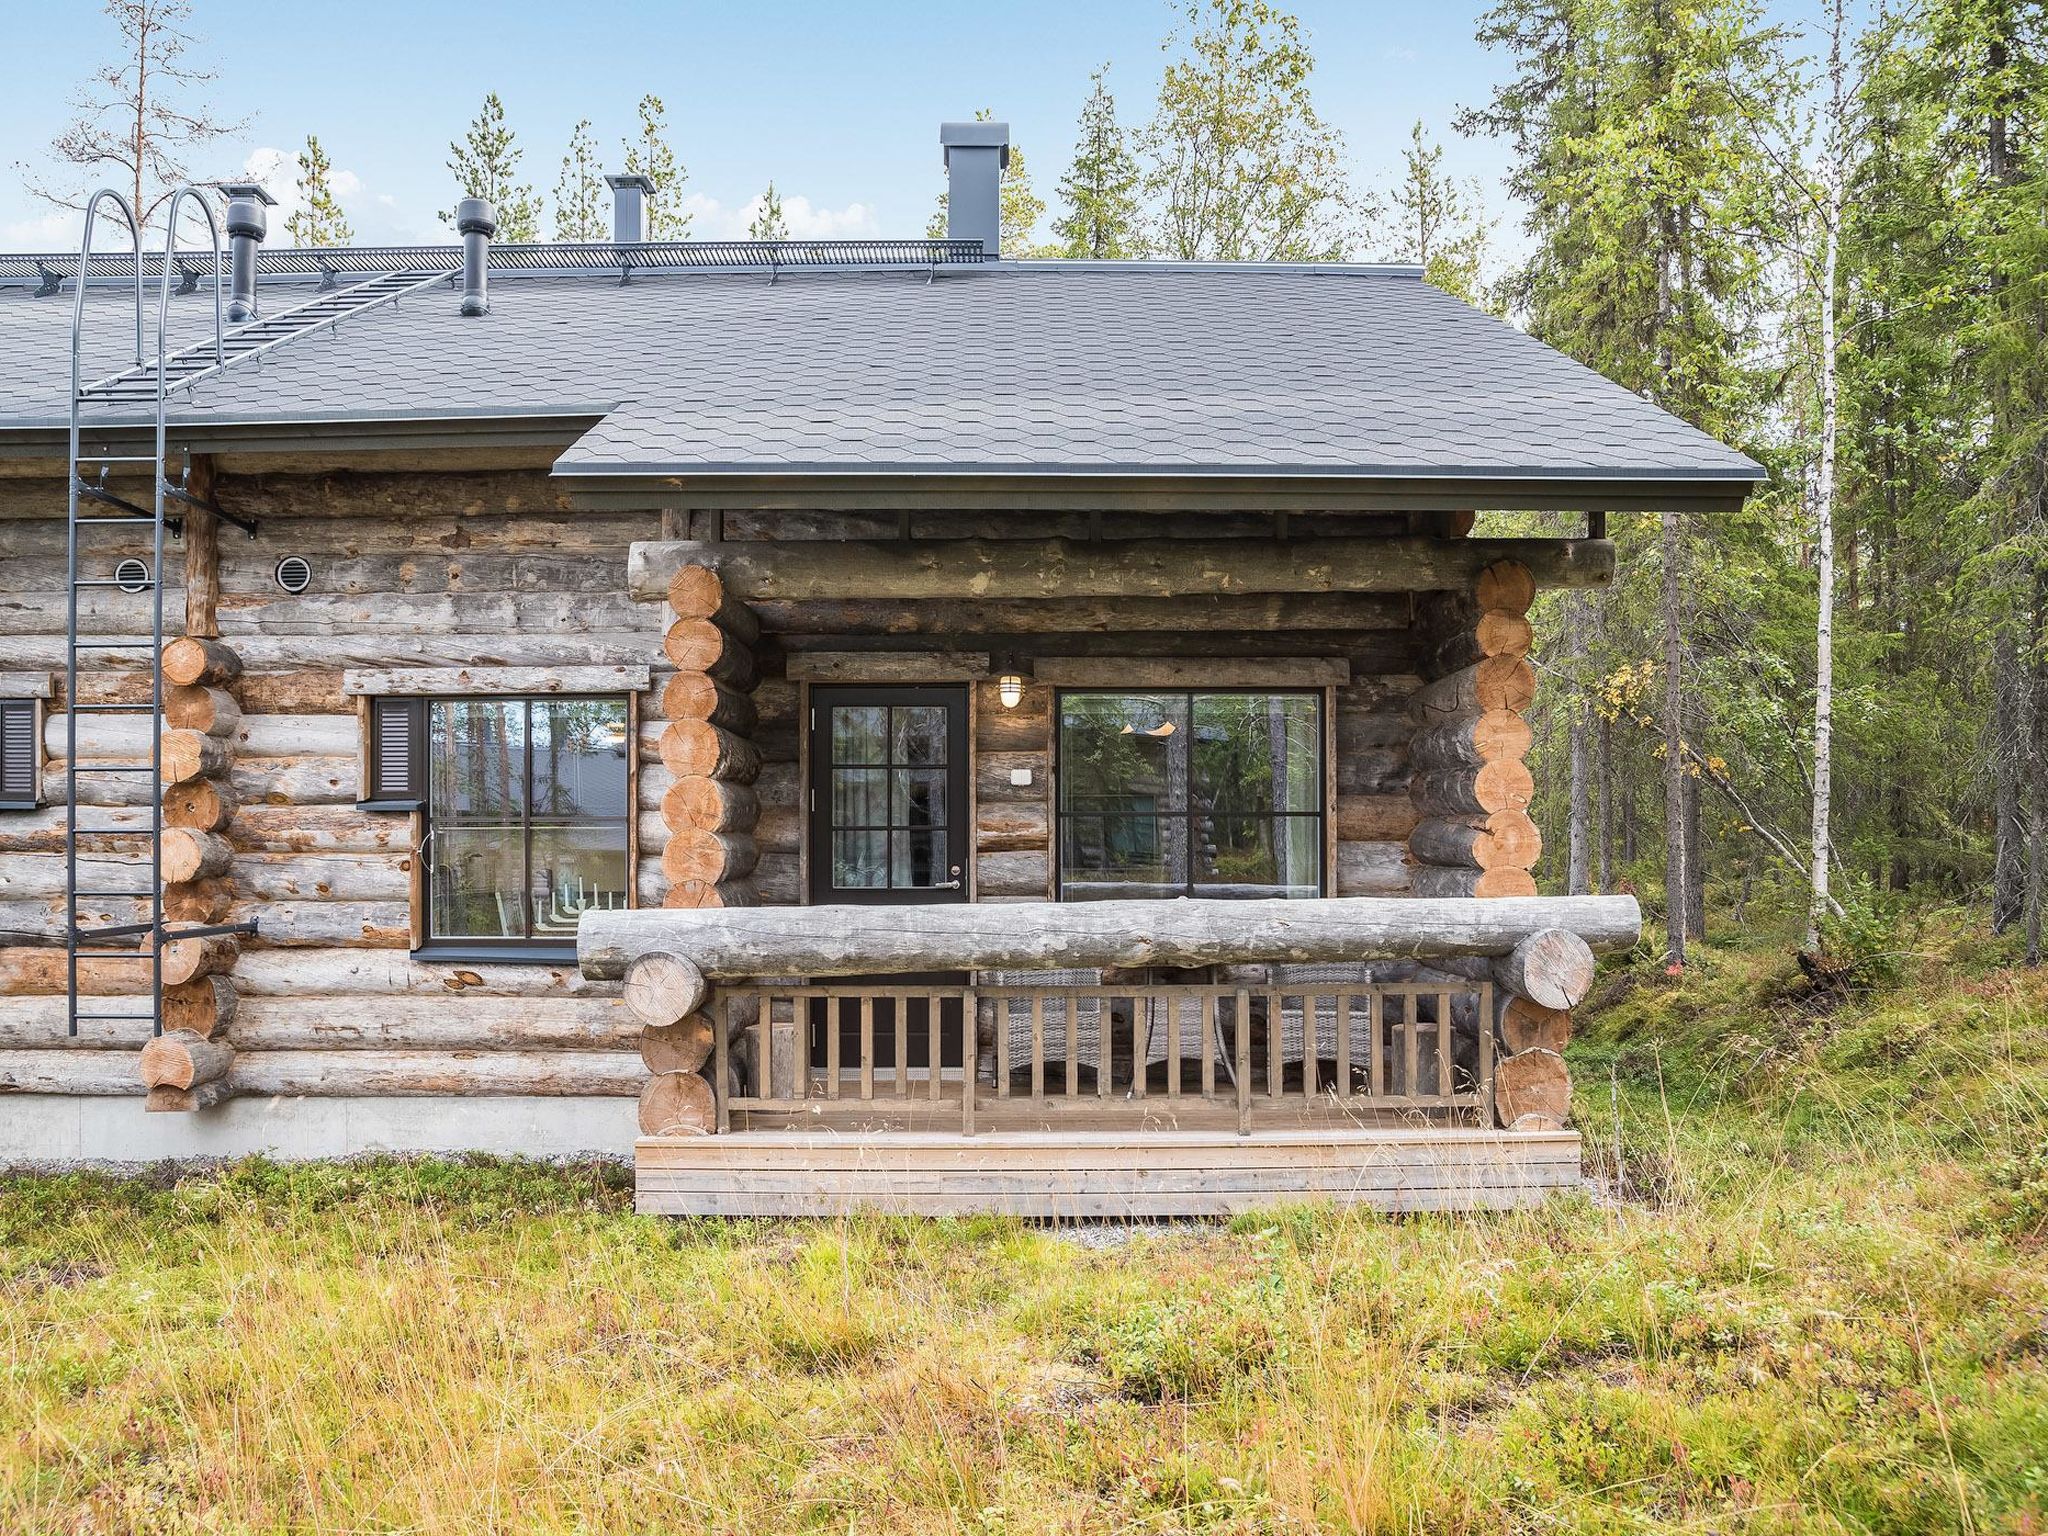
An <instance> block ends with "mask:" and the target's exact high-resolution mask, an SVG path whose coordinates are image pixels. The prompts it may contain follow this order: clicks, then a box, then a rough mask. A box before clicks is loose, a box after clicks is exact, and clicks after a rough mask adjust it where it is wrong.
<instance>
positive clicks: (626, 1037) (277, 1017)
mask: <svg viewBox="0 0 2048 1536" xmlns="http://www.w3.org/2000/svg"><path fill="white" fill-rule="evenodd" d="M521 969H523V967H522V968H521ZM237 979H238V980H239V979H240V978H239V977H238V978H237ZM640 1028H641V1025H640V1021H639V1020H638V1019H636V1018H634V1017H633V1015H632V1014H631V1013H630V1012H629V1011H628V1010H627V1008H626V1005H625V1004H624V1003H623V1002H621V1001H620V1000H619V999H618V997H617V996H610V997H598V996H594V995H586V996H582V997H565V996H556V997H490V996H485V995H482V994H479V993H473V992H463V993H460V994H457V995H453V996H440V997H435V996H432V995H429V994H426V993H410V994H403V995H399V996H388V995H387V996H380V997H378V998H377V1000H376V1002H375V1003H374V1004H370V1005H365V1003H364V1001H363V998H362V997H361V996H360V995H353V996H352V995H349V994H340V995H336V996H321V995H312V994H301V995H297V996H287V997H278V996H266V997H250V996H244V997H243V998H242V999H241V1002H240V1005H239V1007H238V1009H237V1012H236V1015H235V1028H234V1041H235V1044H236V1045H237V1046H238V1047H240V1048H241V1049H243V1050H248V1051H259V1050H260V1051H288V1050H334V1051H362V1050H408V1049H409V1050H441V1051H508V1050H528V1051H537V1050H633V1049H636V1048H637V1046H638V1043H639V1037H640Z"/></svg>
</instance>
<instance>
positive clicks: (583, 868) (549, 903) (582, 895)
mask: <svg viewBox="0 0 2048 1536" xmlns="http://www.w3.org/2000/svg"><path fill="white" fill-rule="evenodd" d="M529 894H530V895H531V898H532V902H533V932H534V936H535V937H536V938H538V937H542V936H547V937H550V938H564V937H567V938H573V937H574V936H575V933H576V919H577V918H579V917H581V916H582V915H583V914H584V913H585V912H587V911H613V910H617V909H620V908H623V907H625V906H626V905H627V901H626V827H625V823H623V822H614V823H611V824H609V825H602V824H600V825H587V826H577V827H535V828H534V829H533V884H532V889H531V891H530V893H529Z"/></svg>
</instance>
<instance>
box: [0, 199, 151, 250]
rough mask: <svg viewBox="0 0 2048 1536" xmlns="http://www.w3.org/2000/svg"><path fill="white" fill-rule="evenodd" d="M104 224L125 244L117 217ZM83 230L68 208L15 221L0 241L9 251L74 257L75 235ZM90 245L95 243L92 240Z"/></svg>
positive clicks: (78, 216) (82, 222) (80, 217)
mask: <svg viewBox="0 0 2048 1536" xmlns="http://www.w3.org/2000/svg"><path fill="white" fill-rule="evenodd" d="M104 223H105V225H107V226H109V227H110V228H111V229H112V230H113V231H115V232H118V234H119V235H120V238H121V240H122V241H126V240H127V238H128V230H127V228H126V226H125V225H123V224H122V223H121V220H120V216H119V215H118V214H117V215H115V216H114V217H113V218H111V219H108V220H105V221H104ZM84 228H85V215H84V214H82V213H79V212H77V211H75V210H73V209H70V208H52V209H51V210H50V211H49V212H48V213H42V214H38V215H36V217H34V218H32V219H16V220H15V221H14V222H13V223H11V224H9V225H8V226H7V227H6V229H5V230H4V231H0V239H4V241H5V243H6V246H7V249H9V250H10V251H70V252H71V253H73V254H74V255H76V254H77V251H78V239H79V235H80V233H81V232H82V231H83V230H84ZM94 233H95V234H97V233H98V231H97V230H95V232H94ZM94 243H95V244H98V243H99V242H98V241H97V240H95V241H94Z"/></svg>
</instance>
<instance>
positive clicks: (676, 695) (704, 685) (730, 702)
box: [661, 672, 761, 736]
mask: <svg viewBox="0 0 2048 1536" xmlns="http://www.w3.org/2000/svg"><path fill="white" fill-rule="evenodd" d="M661 717H662V719H664V720H709V721H710V722H711V723H712V724H713V725H715V726H717V727H719V728H720V729H721V730H727V731H731V732H733V733H734V734H736V735H740V736H746V735H749V734H751V733H752V731H753V729H754V727H755V726H756V725H757V724H759V722H760V718H761V717H760V712H759V711H758V710H757V709H755V707H754V701H753V699H752V697H750V696H749V695H747V694H744V693H740V692H738V691H737V690H736V689H732V688H728V687H726V686H725V684H723V683H721V682H720V681H719V680H718V679H717V678H715V677H712V676H710V675H709V674H707V673H703V672H676V673H673V674H671V675H670V677H669V680H668V681H667V682H666V683H665V684H663V685H662V690H661Z"/></svg>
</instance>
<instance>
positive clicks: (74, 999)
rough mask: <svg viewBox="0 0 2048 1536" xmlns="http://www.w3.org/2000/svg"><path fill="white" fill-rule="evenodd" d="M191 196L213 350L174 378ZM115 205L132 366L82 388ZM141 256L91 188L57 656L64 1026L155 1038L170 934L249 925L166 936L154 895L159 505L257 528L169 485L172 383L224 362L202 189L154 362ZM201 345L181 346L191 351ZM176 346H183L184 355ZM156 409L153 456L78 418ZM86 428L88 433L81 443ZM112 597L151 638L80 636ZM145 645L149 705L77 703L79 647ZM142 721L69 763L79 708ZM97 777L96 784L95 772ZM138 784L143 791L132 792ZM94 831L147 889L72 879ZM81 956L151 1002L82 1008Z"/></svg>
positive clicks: (106, 194) (170, 261) (172, 215)
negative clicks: (111, 558)
mask: <svg viewBox="0 0 2048 1536" xmlns="http://www.w3.org/2000/svg"><path fill="white" fill-rule="evenodd" d="M188 200H189V201H191V202H194V203H196V204H197V205H198V207H199V211H200V212H201V213H202V214H204V215H205V218H206V224H207V230H208V233H209V234H210V235H211V237H212V241H213V344H212V346H211V347H210V348H205V349H203V350H205V351H209V352H210V353H211V354H212V362H211V364H210V365H208V367H207V368H205V369H190V368H187V369H183V370H181V373H180V376H178V377H175V378H174V377H173V375H172V371H171V365H172V355H171V353H170V352H169V349H168V336H167V331H168V326H169V321H170V296H171V271H172V268H173V267H174V266H175V265H177V262H176V260H175V252H176V246H177V230H178V214H179V212H180V211H181V209H182V208H183V206H184V204H185V203H186V202H187V201H188ZM103 203H111V204H112V205H113V206H114V208H115V209H116V210H118V212H119V213H120V215H121V218H122V220H123V222H125V223H126V224H127V226H128V233H129V239H130V244H131V245H132V247H133V250H134V258H135V367H134V368H133V369H130V370H128V371H126V372H125V373H122V374H120V375H117V376H116V379H118V380H119V381H120V382H121V383H122V385H123V388H121V389H119V390H109V389H107V388H105V387H104V382H103V383H102V384H99V385H86V384H84V383H82V381H81V368H82V354H83V343H84V334H85V318H86V302H85V299H86V288H87V280H86V268H87V262H88V258H89V257H90V256H91V254H92V248H93V225H94V223H95V221H96V219H97V217H98V215H99V211H100V206H101V204H103ZM142 268H143V258H142V225H141V221H140V220H139V219H138V218H137V217H136V213H135V210H134V209H133V208H131V207H130V206H129V205H128V202H127V199H125V198H123V197H122V196H121V194H120V193H118V192H114V191H111V190H107V189H102V190H101V191H98V192H95V193H94V194H93V196H92V198H91V200H90V201H89V202H87V204H86V206H85V236H84V240H83V243H82V244H81V246H80V248H79V262H78V279H77V285H76V291H75V292H74V294H73V299H72V310H71V418H70V432H69V435H68V439H67V443H68V464H67V470H66V475H65V482H66V486H67V493H66V501H67V506H66V523H67V537H66V551H67V552H66V559H65V583H66V588H67V593H66V598H67V619H66V628H65V653H64V663H65V665H64V720H65V752H64V811H65V815H64V946H65V978H66V985H65V991H66V997H67V1004H66V1006H67V1012H68V1017H69V1032H70V1033H71V1034H73V1035H76V1034H77V1033H78V1027H79V1025H80V1024H88V1023H91V1024H121V1023H130V1024H143V1023H146V1024H148V1025H149V1026H150V1033H151V1035H156V1034H160V1033H161V1032H162V1030H163V946H164V945H165V944H167V943H169V942H170V941H171V940H173V939H179V938H199V937H204V936H206V935H210V934H225V933H240V934H247V933H254V932H255V931H256V925H255V924H254V923H253V922H248V923H215V924H208V925H202V926H194V927H187V928H182V929H179V930H177V931H176V932H173V931H171V930H170V928H169V927H168V926H167V925H166V923H165V920H164V900H163V742H162V737H161V733H160V721H161V719H162V716H163V704H164V674H163V648H164V588H163V568H164V534H165V531H166V529H167V528H169V527H171V526H174V525H175V524H176V523H177V522H178V521H179V520H178V519H176V518H174V517H167V516H166V515H165V506H166V503H167V502H170V501H178V502H182V503H184V504H187V505H192V506H200V507H205V508H206V509H207V510H209V511H211V512H214V513H215V514H216V515H217V516H220V517H223V518H224V519H225V520H226V521H229V522H233V523H235V524H237V525H238V526H240V527H243V528H245V529H247V530H248V531H250V532H251V533H253V532H254V531H255V530H254V527H253V525H251V524H249V523H247V522H245V521H243V520H242V519H240V518H235V517H229V516H228V515H227V514H225V513H222V512H221V511H220V509H219V508H217V507H214V506H213V505H212V504H211V503H210V502H208V501H204V500H202V499H201V498H199V497H197V496H195V495H193V494H192V493H191V491H190V490H189V489H188V488H187V486H188V484H189V476H190V462H189V457H188V461H187V468H186V476H185V477H184V478H183V479H181V481H180V482H179V483H177V484H173V483H172V482H171V480H170V479H169V478H168V477H167V476H166V474H165V472H164V471H165V462H166V451H165V449H166V444H165V414H166V405H167V398H168V395H169V393H170V391H171V390H172V389H174V388H177V387H179V386H180V385H181V384H188V383H190V382H191V380H192V379H193V378H195V377H198V376H201V375H202V374H203V373H205V372H208V371H211V370H212V369H215V368H220V367H225V366H226V365H227V363H228V361H229V357H228V354H227V350H226V333H225V332H224V330H223V328H222V313H221V245H220V226H219V224H218V222H217V221H216V220H215V218H214V214H213V209H212V208H211V207H209V206H208V205H207V202H206V198H205V195H204V194H203V193H201V192H200V191H199V190H198V189H197V188H195V187H181V188H179V189H178V191H177V192H175V193H174V194H172V196H171V200H170V204H169V214H168V216H167V219H166V228H165V234H164V258H163V284H162V292H161V295H160V297H159V299H158V305H157V334H156V362H155V364H154V366H151V365H149V364H148V363H147V361H146V357H145V353H144V349H143V319H144V306H143V270H142ZM199 350H202V349H200V348H190V349H187V353H189V352H192V351H199ZM185 355H186V353H181V354H179V357H180V358H183V357H184V356H185ZM144 380H146V381H147V382H148V386H149V387H148V391H147V393H146V394H143V395H138V394H137V393H135V390H134V386H135V385H136V384H139V383H140V382H141V381H144ZM145 399H147V400H149V401H152V402H153V403H154V405H155V423H154V426H155V432H154V436H153V437H152V439H151V444H152V451H151V452H149V453H146V454H145V453H134V452H114V451H111V450H110V449H108V448H107V447H105V446H104V444H105V443H106V442H109V441H110V442H112V443H113V444H115V445H118V446H121V447H124V448H125V447H126V444H127V440H128V439H129V438H130V437H132V434H133V432H134V428H135V425H136V423H135V422H134V420H133V418H132V415H124V416H123V417H122V419H120V420H118V421H99V422H88V421H87V420H86V411H87V408H88V407H90V406H95V405H112V406H115V407H117V408H118V407H121V406H133V405H136V404H140V403H142V401H143V400H145ZM88 434H91V435H92V436H93V438H94V439H95V441H94V442H92V443H88V441H87V436H88ZM88 465H95V466H97V467H98V471H99V473H98V475H97V476H96V477H95V478H94V479H92V480H88V479H87V478H86V476H85V470H86V467H87V466H88ZM139 466H147V472H148V474H149V480H150V487H151V490H150V500H149V505H147V506H144V505H142V504H140V503H139V502H136V501H130V500H128V499H127V498H126V497H123V496H120V495H117V494H116V493H115V492H114V491H113V490H112V489H111V488H110V486H109V484H108V475H109V471H110V470H117V471H119V472H124V473H123V478H127V477H128V476H131V475H132V474H134V473H135V472H136V470H137V468H138V467H139ZM137 528H147V529H149V531H150V556H149V563H148V566H147V568H146V569H144V570H142V571H140V572H137V571H134V570H133V569H132V566H133V564H134V563H135V562H134V561H133V559H132V557H130V558H129V559H127V560H124V561H123V562H122V563H121V565H119V566H116V568H115V574H114V575H111V576H100V575H94V576H87V575H85V574H83V570H84V564H85V562H91V563H93V564H95V565H97V564H98V563H100V562H99V561H98V560H96V559H95V555H96V551H95V550H94V549H93V548H91V547H89V546H88V543H87V541H88V540H89V539H91V538H93V537H94V536H96V535H99V534H101V533H103V532H106V531H107V530H121V531H122V532H121V533H120V534H119V535H118V536H119V537H122V538H123V539H124V541H125V540H127V539H132V536H133V531H134V530H135V529H137ZM116 592H118V593H122V594H125V595H127V596H131V597H141V596H143V595H144V594H146V595H147V597H148V602H149V625H148V630H149V639H147V640H142V639H138V638H136V635H137V633H138V630H137V628H136V627H134V626H132V625H131V626H128V627H117V628H114V629H113V630H112V633H113V635H114V636H115V637H116V638H109V639H93V638H91V637H89V636H88V635H85V634H82V633H81V626H80V620H81V614H80V612H79V599H80V597H81V595H82V594H87V593H91V594H95V595H97V594H100V593H107V594H112V593H116ZM145 649H146V650H147V653H148V666H149V698H148V701H147V702H141V701H128V700H122V699H109V700H93V701H89V702H88V701H85V700H82V699H81V698H80V697H79V672H80V666H79V659H80V657H81V655H85V656H91V655H95V654H98V653H108V655H109V659H112V657H113V656H116V655H118V653H120V652H123V651H130V652H137V651H143V650H145ZM124 715H125V716H129V717H134V718H139V719H141V720H142V721H143V722H144V723H145V734H146V735H147V737H148V747H147V751H146V755H145V754H144V752H143V750H142V749H141V748H140V747H139V746H138V747H137V748H136V749H135V751H134V752H132V753H131V754H130V757H131V759H140V760H128V761H120V760H108V759H102V758H100V757H95V758H93V759H92V760H91V761H90V762H82V761H81V760H80V758H79V754H78V747H79V740H78V737H79V723H80V721H81V720H83V719H85V718H87V717H97V716H112V717H115V718H119V717H121V716H124ZM103 778H104V779H105V780H106V781H107V782H106V783H105V784H104V785H102V784H101V783H100V781H101V780H102V779H103ZM137 787H139V790H140V798H139V800H138V795H137V793H136V788H137ZM136 804H140V806H141V807H142V808H143V810H144V812H145V814H146V817H147V819H146V821H144V822H142V823H141V824H139V825H133V826H124V825H122V824H121V823H122V818H121V816H120V815H119V814H118V813H119V811H121V810H122V809H124V808H127V807H129V806H133V805H136ZM81 808H86V809H108V810H112V811H114V812H115V813H116V814H114V815H112V816H110V817H108V819H107V820H106V822H104V823H103V824H85V825H81V824H80V821H79V812H80V810H81ZM81 837H90V838H93V839H94V840H95V844H96V845H97V844H98V843H99V842H100V841H101V840H104V839H109V838H112V839H118V840H119V841H120V842H121V843H122V844H124V845H127V846H130V847H132V846H133V845H134V844H135V843H137V842H140V843H141V844H142V845H143V846H144V847H145V848H146V849H147V851H148V854H149V857H148V861H147V863H144V862H143V861H142V860H140V859H129V860H105V861H96V862H95V863H94V865H92V866H91V867H92V868H95V869H125V870H130V871H133V872H135V873H138V874H139V873H141V872H143V871H144V870H145V869H146V870H147V872H148V875H149V884H148V885H147V886H146V887H133V886H128V887H121V886H114V885H110V884H107V883H104V882H102V881H101V880H98V879H95V880H93V881H92V882H91V883H90V884H86V885H81V884H80V881H79V840H80V838H81ZM104 902H122V903H126V902H135V903H137V904H139V907H140V909H141V912H142V913H146V917H141V918H139V919H138V920H130V921H125V922H124V921H119V920H114V921H104V922H99V921H95V919H94V916H93V913H92V911H91V908H92V906H93V905H94V904H96V903H104ZM87 960H94V961H111V962H128V963H134V964H147V965H148V967H149V990H148V992H147V994H146V996H147V998H148V1004H149V1006H148V1009H147V1011H146V1012H145V1011H142V1010H140V1009H138V1008H137V1007H136V1006H135V1002H134V1000H135V999H137V998H139V997H141V996H143V995H145V994H141V993H129V992H123V993H119V994H114V995H113V996H111V997H108V998H106V1002H105V1005H104V1006H103V1007H100V1008H93V1009H85V1008H81V1006H80V1005H81V1000H82V999H83V998H84V997H86V996H87V995H88V994H87V993H86V992H85V989H84V988H83V987H82V986H81V982H82V980H83V978H82V976H81V962H83V961H87Z"/></svg>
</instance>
